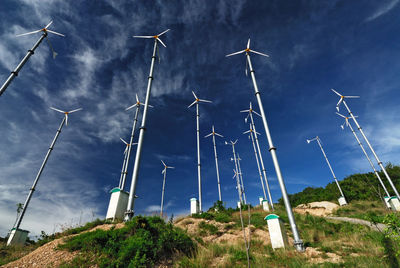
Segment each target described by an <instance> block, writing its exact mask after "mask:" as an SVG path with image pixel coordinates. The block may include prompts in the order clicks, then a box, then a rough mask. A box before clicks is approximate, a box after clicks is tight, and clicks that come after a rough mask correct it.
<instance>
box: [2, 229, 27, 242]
mask: <svg viewBox="0 0 400 268" xmlns="http://www.w3.org/2000/svg"><path fill="white" fill-rule="evenodd" d="M28 233H29V231H25V230H21V229H18V230H16V229H15V228H13V229H12V230H11V233H10V236H9V237H8V240H7V246H23V245H25V242H26V238H27V237H28Z"/></svg>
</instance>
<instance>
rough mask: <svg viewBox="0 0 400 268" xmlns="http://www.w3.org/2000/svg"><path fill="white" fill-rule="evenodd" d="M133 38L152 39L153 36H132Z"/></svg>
mask: <svg viewBox="0 0 400 268" xmlns="http://www.w3.org/2000/svg"><path fill="white" fill-rule="evenodd" d="M133 37H135V38H154V36H150V35H134V36H133Z"/></svg>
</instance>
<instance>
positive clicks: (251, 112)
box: [240, 102, 261, 123]
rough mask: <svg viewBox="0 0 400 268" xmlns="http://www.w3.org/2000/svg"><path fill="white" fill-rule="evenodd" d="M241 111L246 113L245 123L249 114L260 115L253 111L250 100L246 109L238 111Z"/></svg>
mask: <svg viewBox="0 0 400 268" xmlns="http://www.w3.org/2000/svg"><path fill="white" fill-rule="evenodd" d="M240 112H241V113H248V115H247V116H246V118H245V119H244V122H245V123H247V120H248V118H249V116H250V114H253V113H254V114H256V115H258V116H259V117H261V114H259V113H257V112H256V111H254V109H253V107H252V105H251V102H250V107H249V109H248V110H242V111H240Z"/></svg>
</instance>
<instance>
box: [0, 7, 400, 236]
mask: <svg viewBox="0 0 400 268" xmlns="http://www.w3.org/2000/svg"><path fill="white" fill-rule="evenodd" d="M398 2H399V0H387V1H357V2H356V1H289V0H287V1H240V0H235V1H196V0H188V1H177V2H175V3H174V4H172V3H171V2H166V1H111V0H109V1H106V0H102V1H79V2H77V1H50V0H46V1H44V0H41V1H39V0H37V1H36V0H22V1H11V0H3V1H2V7H1V8H0V36H1V39H0V40H1V42H0V83H3V82H4V81H5V80H6V78H7V77H8V75H9V73H10V71H11V70H13V69H14V68H15V67H16V66H17V64H18V62H19V61H20V60H21V59H22V58H23V57H24V55H25V54H26V52H27V50H28V49H30V48H31V47H32V46H33V44H34V43H35V42H36V40H37V39H38V38H39V36H40V34H37V35H29V36H23V37H15V35H17V34H20V33H25V32H29V31H33V30H37V29H40V28H42V27H44V26H45V25H46V24H47V23H48V22H49V21H50V20H54V23H53V24H52V25H51V27H50V29H52V30H55V31H57V32H60V33H63V34H65V35H66V37H65V38H63V37H59V36H55V35H49V39H50V41H51V42H52V45H53V47H54V49H55V50H56V51H57V53H58V54H59V55H58V56H57V58H56V59H55V60H53V59H52V55H51V51H50V49H49V47H48V45H47V43H46V42H45V41H44V42H43V43H42V44H41V45H40V46H39V48H38V49H37V50H36V52H35V54H34V55H33V56H32V57H31V59H30V60H29V62H28V63H27V64H26V65H25V66H24V67H23V69H22V70H21V72H20V74H19V76H18V77H17V78H16V79H15V80H14V81H13V82H12V84H11V85H10V86H9V88H8V89H7V91H6V92H5V93H4V94H3V95H2V96H1V97H0V126H1V127H0V135H1V137H2V139H0V148H2V149H1V150H0V190H1V194H0V236H5V235H6V233H7V231H8V230H9V229H10V228H11V227H12V225H13V223H14V221H15V216H16V204H17V203H23V202H24V201H25V198H26V195H27V193H28V191H29V188H30V187H31V185H32V183H33V180H34V178H35V175H36V173H37V171H38V169H39V167H40V164H41V162H42V161H43V158H44V156H45V153H46V151H47V149H48V147H49V145H50V143H51V140H52V138H53V137H54V135H55V133H56V130H57V128H58V126H59V124H60V122H61V120H62V117H63V115H62V114H59V113H57V112H55V111H53V110H50V109H49V107H50V106H53V107H56V108H59V109H62V110H72V109H75V108H79V107H82V108H83V110H82V111H80V112H77V113H74V114H71V115H70V117H69V124H68V126H65V127H64V129H63V132H62V133H61V135H60V138H59V140H58V142H57V144H56V146H55V149H54V151H53V153H52V155H51V156H50V159H49V161H48V163H47V166H46V168H45V170H44V172H43V174H42V177H41V180H40V181H39V183H38V185H37V190H36V191H35V193H34V195H33V198H32V200H31V203H30V206H29V208H28V210H27V212H26V215H25V218H24V220H23V222H22V225H21V228H23V229H27V230H29V231H31V235H38V234H40V231H41V230H44V231H46V232H47V233H52V232H53V231H59V230H60V229H62V228H64V227H66V226H72V225H76V224H79V222H81V223H83V222H85V221H88V220H91V219H93V218H95V217H100V218H104V217H105V214H106V210H107V206H108V202H109V197H110V194H109V191H110V190H111V189H112V188H113V187H115V186H118V182H119V174H120V169H121V165H122V161H123V151H124V149H125V145H124V144H123V143H122V142H121V141H120V140H119V138H120V137H121V138H124V139H125V140H127V139H128V138H129V135H130V128H131V125H132V120H133V116H134V111H133V110H130V111H125V108H127V107H128V106H130V105H132V104H133V103H134V102H135V94H136V93H137V94H138V95H139V97H140V100H141V101H144V96H145V90H146V85H147V76H148V72H149V68H150V60H151V53H152V46H153V41H152V40H145V39H134V38H132V36H133V35H154V34H157V33H159V32H162V31H164V30H165V29H168V28H170V29H171V31H169V32H168V33H167V34H165V35H164V36H163V38H162V40H163V41H164V43H166V45H167V48H164V47H160V48H159V53H160V56H161V61H160V63H158V62H157V64H156V67H155V71H154V83H153V88H152V93H151V98H150V104H151V105H153V106H154V108H152V109H150V110H149V113H148V118H147V131H146V135H145V139H144V145H143V153H142V164H141V168H140V173H139V179H138V184H137V188H136V189H137V191H136V194H137V195H138V196H139V198H138V199H137V200H136V202H135V211H136V213H137V214H152V213H156V212H158V211H159V206H160V199H161V187H162V174H161V171H162V169H163V166H162V164H161V162H160V160H161V159H162V160H163V161H165V162H166V164H167V165H170V166H174V167H175V169H171V170H168V174H167V181H166V190H165V200H164V211H165V213H166V214H167V215H168V216H171V215H172V214H174V215H175V216H178V215H183V214H188V213H189V209H190V206H189V199H190V198H192V197H197V193H198V189H197V170H196V169H197V159H196V122H195V109H194V108H190V109H188V108H187V106H188V105H189V104H191V103H192V102H193V96H192V94H191V91H192V90H194V91H195V92H196V94H197V95H198V96H199V97H200V98H203V99H207V100H211V101H213V103H212V104H208V103H206V104H201V105H200V134H201V137H202V138H201V158H202V176H203V183H202V185H203V208H204V209H207V208H208V207H209V206H211V205H212V204H213V203H214V202H215V201H216V200H217V199H218V191H217V180H216V172H215V162H214V153H213V146H212V140H211V139H210V138H208V139H205V138H203V137H204V136H205V135H207V134H208V133H210V132H211V126H212V125H215V129H216V131H217V132H218V133H220V134H222V135H224V136H225V139H221V138H217V150H218V155H219V161H220V162H219V164H220V178H221V186H222V198H223V200H224V201H225V202H226V203H227V205H228V206H234V205H235V203H236V201H237V200H238V196H237V191H236V189H235V180H233V179H232V176H233V171H232V169H233V167H234V166H233V163H232V162H231V161H230V158H231V157H232V150H231V147H230V146H226V145H224V141H225V140H228V141H229V140H235V139H238V140H239V141H238V144H237V147H236V148H237V151H238V152H239V154H240V157H241V158H242V159H243V161H242V162H241V167H242V171H243V178H244V184H245V188H246V196H247V200H248V201H249V202H250V203H252V204H256V203H257V200H258V196H261V195H262V191H261V187H260V182H259V177H258V171H257V166H256V162H255V158H254V153H253V148H252V145H251V141H250V140H249V139H248V136H247V135H243V134H242V133H243V132H244V131H246V130H248V128H249V126H248V125H247V124H245V122H244V118H245V115H244V114H241V113H239V111H240V110H244V109H247V108H248V105H249V102H250V101H251V102H252V103H253V106H254V108H255V110H256V111H258V106H257V104H256V100H255V97H254V90H253V87H252V83H251V79H250V76H247V77H246V75H245V72H244V71H245V57H244V55H243V54H242V55H239V56H235V57H229V58H226V57H225V55H226V54H229V53H232V52H235V51H238V50H242V49H244V48H245V46H246V43H247V39H248V38H251V42H252V44H251V47H252V48H253V49H254V50H256V51H260V52H263V53H266V54H268V55H270V57H269V58H265V57H261V56H258V55H253V56H252V63H253V67H254V69H255V71H256V77H257V82H258V86H259V89H260V91H261V98H262V100H263V104H264V109H265V112H266V115H267V120H268V123H269V127H270V130H271V133H272V138H273V141H274V144H275V146H276V147H277V155H278V159H279V162H280V165H281V169H282V173H283V178H284V180H285V183H286V187H287V190H288V192H289V193H295V192H298V191H300V190H302V189H304V188H305V187H308V186H324V185H326V184H327V183H329V182H332V177H331V174H330V172H329V169H328V167H327V165H326V163H325V162H324V159H323V156H322V154H321V152H320V149H319V148H318V146H317V144H314V143H312V144H307V143H306V139H307V138H313V137H315V136H316V135H319V137H320V138H321V140H322V142H323V145H324V149H325V151H326V153H327V155H328V157H329V159H330V160H331V164H332V167H333V169H334V170H335V173H336V176H337V178H338V179H339V180H341V179H343V178H344V177H345V176H347V175H350V174H353V173H358V172H369V171H370V166H369V164H368V162H367V161H366V160H365V159H364V157H363V155H362V152H361V150H360V149H359V147H358V145H357V144H356V142H355V140H354V138H353V137H352V134H351V132H350V131H349V130H348V129H345V130H344V131H343V130H341V128H340V124H342V123H343V122H342V119H341V118H339V117H338V116H337V115H335V111H336V110H335V105H336V103H337V101H338V97H337V96H336V95H334V94H333V93H332V92H331V91H330V89H331V88H334V89H336V90H338V91H339V92H341V93H343V94H345V95H360V96H361V98H360V99H354V100H349V101H348V104H349V106H350V108H351V109H352V110H353V112H354V114H356V115H358V116H359V123H360V124H361V126H362V127H363V129H364V131H365V132H366V135H367V136H368V138H369V139H370V141H371V143H372V145H373V146H374V149H375V150H376V152H377V153H378V155H379V156H380V158H381V160H382V161H383V162H384V163H388V162H391V163H393V164H399V161H398V157H399V155H400V123H399V122H400V120H399V119H400V115H399V113H398V102H399V101H398V100H399V97H400V93H399V91H398V88H399V86H400V80H399V78H398V77H399V75H398V74H399V71H400V61H399V58H400V35H399V34H398V33H399V29H400V27H399V25H400V16H399V13H400V5H399V4H398ZM341 111H342V112H343V113H344V107H342V109H341ZM255 119H256V122H255V124H256V127H257V130H258V132H260V133H261V136H260V137H259V139H260V142H261V147H262V153H263V157H264V162H265V166H266V169H267V175H268V178H269V181H270V187H271V189H272V196H273V200H274V201H275V202H276V201H277V200H278V199H279V198H280V197H281V192H280V189H279V185H278V182H277V180H276V175H275V170H274V168H273V165H272V161H271V157H270V155H269V152H268V150H267V149H268V147H267V141H266V139H265V132H264V129H263V126H262V122H261V120H259V119H258V118H255ZM140 121H141V117H139V122H140ZM137 133H138V132H137ZM137 136H138V135H136V137H135V142H136V140H137ZM134 149H135V148H134ZM134 149H133V151H132V157H131V162H130V166H129V170H128V172H129V174H128V176H127V178H128V181H127V189H129V186H130V183H131V175H132V169H133V161H134V155H135V150H134Z"/></svg>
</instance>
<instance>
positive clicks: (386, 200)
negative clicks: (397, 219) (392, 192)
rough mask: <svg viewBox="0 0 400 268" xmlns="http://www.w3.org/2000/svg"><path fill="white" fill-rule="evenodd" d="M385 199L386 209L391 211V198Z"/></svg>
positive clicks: (386, 197)
mask: <svg viewBox="0 0 400 268" xmlns="http://www.w3.org/2000/svg"><path fill="white" fill-rule="evenodd" d="M383 199H384V200H385V204H386V207H387V208H388V209H391V208H392V206H390V196H384V197H383Z"/></svg>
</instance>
